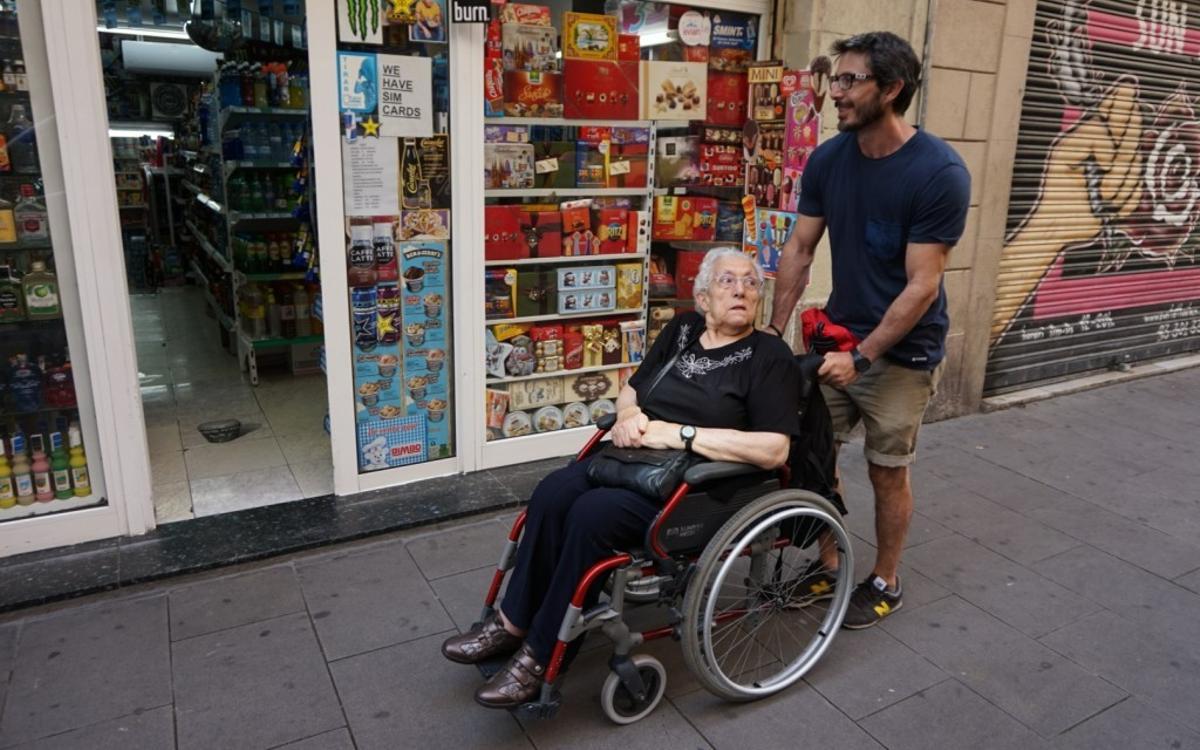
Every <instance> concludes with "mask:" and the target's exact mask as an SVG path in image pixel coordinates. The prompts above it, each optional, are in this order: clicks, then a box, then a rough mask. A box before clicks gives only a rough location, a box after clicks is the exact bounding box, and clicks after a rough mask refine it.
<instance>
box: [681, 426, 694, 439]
mask: <svg viewBox="0 0 1200 750" xmlns="http://www.w3.org/2000/svg"><path fill="white" fill-rule="evenodd" d="M679 435H680V437H682V438H683V439H684V440H692V439H694V438H695V437H696V428H695V427H693V426H691V425H690V424H689V425H684V426H683V427H680V428H679Z"/></svg>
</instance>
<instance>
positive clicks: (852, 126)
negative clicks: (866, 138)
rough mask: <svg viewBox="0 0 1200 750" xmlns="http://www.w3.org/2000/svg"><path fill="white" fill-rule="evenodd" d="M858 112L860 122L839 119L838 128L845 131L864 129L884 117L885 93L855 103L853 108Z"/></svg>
mask: <svg viewBox="0 0 1200 750" xmlns="http://www.w3.org/2000/svg"><path fill="white" fill-rule="evenodd" d="M852 111H854V112H855V113H856V114H858V122H856V123H850V122H847V121H846V120H838V123H837V129H838V130H839V131H841V132H843V133H845V132H853V131H856V130H862V129H863V128H865V127H867V126H868V125H873V124H874V123H876V122H879V121H880V120H882V119H883V115H884V111H883V95H882V94H880V95H878V96H876V97H875V98H874V99H871V100H870V101H866V102H863V103H862V104H856V105H854V109H853V110H852Z"/></svg>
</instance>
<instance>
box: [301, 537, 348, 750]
mask: <svg viewBox="0 0 1200 750" xmlns="http://www.w3.org/2000/svg"><path fill="white" fill-rule="evenodd" d="M288 567H290V568H292V574H293V575H294V576H296V587H297V588H298V589H300V601H302V602H304V616H305V619H306V620H307V622H308V627H309V630H310V631H311V632H312V636H313V640H314V641H316V643H317V650H318V651H319V652H320V654H321V661H322V662H324V663H325V675H326V677H328V678H329V687H331V688H332V689H333V694H334V695H335V696H337V702H338V711H340V712H341V714H342V725H343V726H344V727H346V733H347V734H349V735H350V743H351V744H352V745H354V746H355V747H358V741H357V740H355V739H354V730H353V729H352V728H351V727H350V716H349V715H348V714H347V713H346V702H345V701H344V700H342V694H341V692H340V691H339V690H338V685H337V680H335V679H334V678H333V670H332V669H330V668H329V655H328V654H326V653H325V644H324V643H323V642H322V641H321V634H320V633H319V632H317V624H316V623H315V622H313V617H312V607H311V606H310V605H309V602H308V594H307V593H306V592H305V591H304V578H303V577H302V576H301V575H300V571H299V570H298V569H297V567H296V565H295V562H294V561H293V562H291V563H289V564H288ZM292 614H296V613H292ZM284 616H285V617H286V616H290V615H284ZM326 731H332V730H326Z"/></svg>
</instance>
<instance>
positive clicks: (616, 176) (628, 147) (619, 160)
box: [608, 143, 650, 188]
mask: <svg viewBox="0 0 1200 750" xmlns="http://www.w3.org/2000/svg"><path fill="white" fill-rule="evenodd" d="M649 160H650V144H648V143H613V144H612V145H610V146H609V155H608V187H621V188H639V187H646V180H647V179H648V178H647V172H648V169H649Z"/></svg>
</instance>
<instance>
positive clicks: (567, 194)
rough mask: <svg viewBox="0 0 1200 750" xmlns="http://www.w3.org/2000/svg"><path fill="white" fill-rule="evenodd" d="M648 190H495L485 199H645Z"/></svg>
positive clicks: (486, 191) (487, 194) (584, 188)
mask: <svg viewBox="0 0 1200 750" xmlns="http://www.w3.org/2000/svg"><path fill="white" fill-rule="evenodd" d="M647 190H648V188H644V187H640V188H589V187H576V188H524V189H520V188H493V189H490V190H484V191H483V197H484V198H550V197H559V198H578V197H592V196H596V197H600V196H609V197H639V198H645V197H646V193H647Z"/></svg>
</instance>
